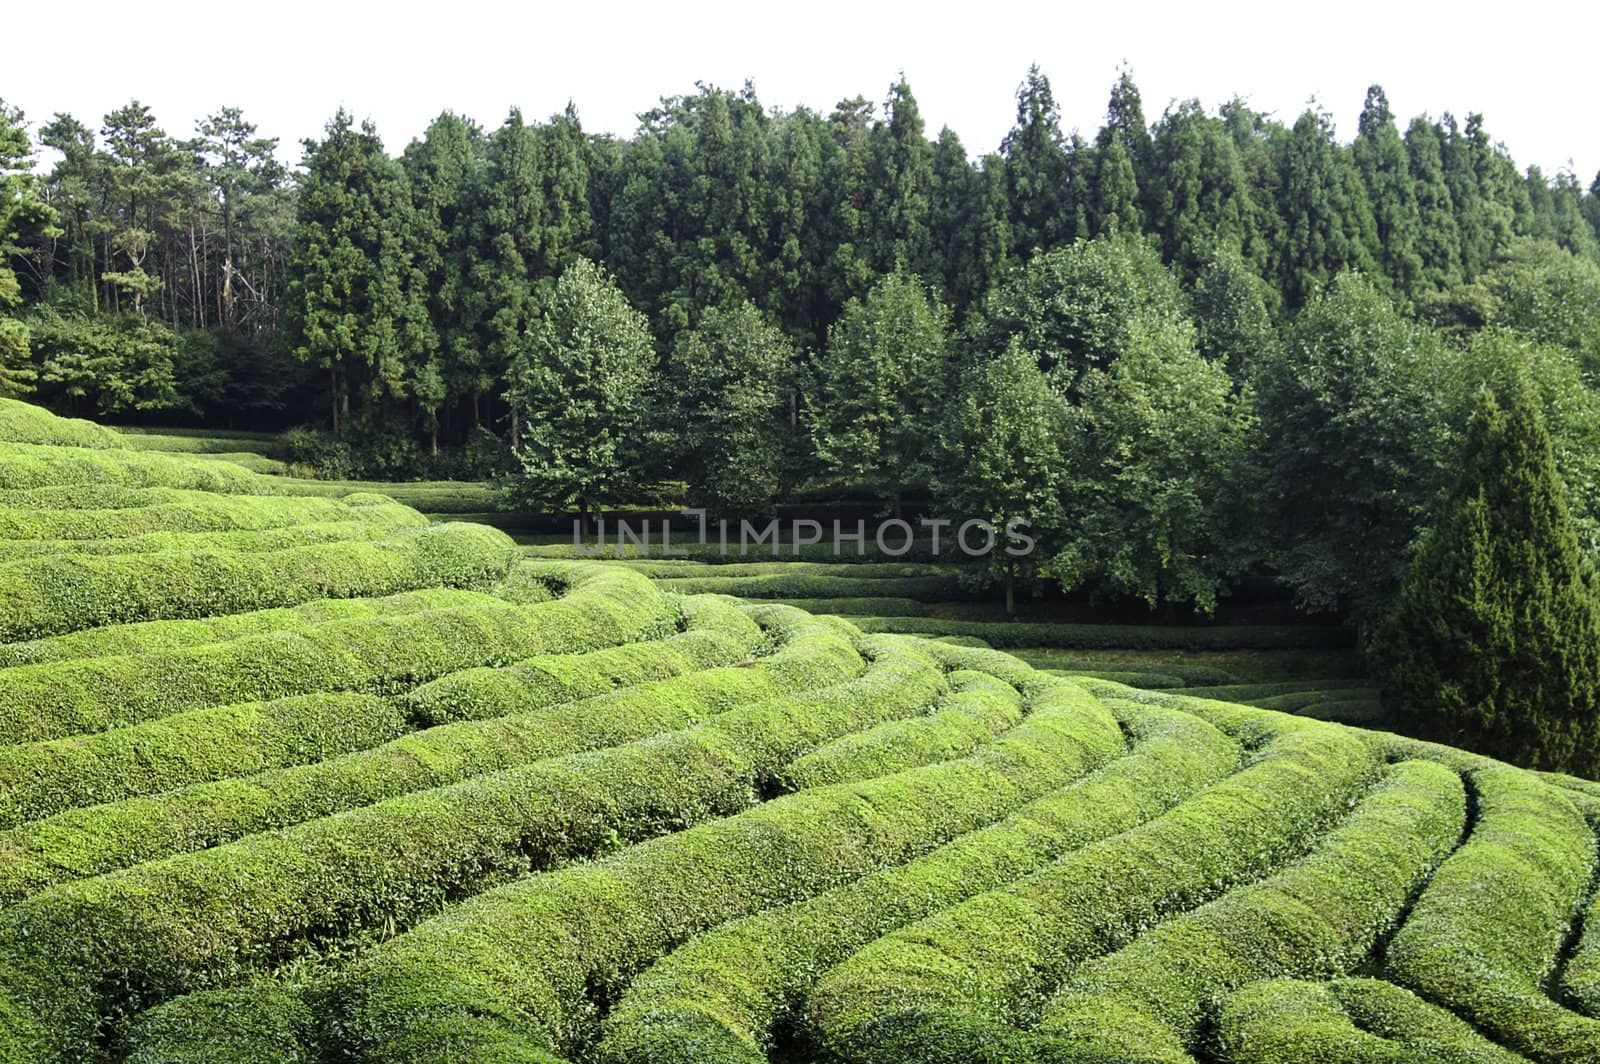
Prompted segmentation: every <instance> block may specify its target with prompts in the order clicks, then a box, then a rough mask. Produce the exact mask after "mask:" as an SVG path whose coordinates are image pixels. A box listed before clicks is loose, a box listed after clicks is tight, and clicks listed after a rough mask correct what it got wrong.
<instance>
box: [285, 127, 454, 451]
mask: <svg viewBox="0 0 1600 1064" xmlns="http://www.w3.org/2000/svg"><path fill="white" fill-rule="evenodd" d="M305 167H306V175H305V177H304V178H303V179H302V181H301V183H300V197H299V205H298V212H297V223H296V226H295V233H294V240H293V245H292V248H291V251H290V259H289V266H290V269H289V274H290V278H291V279H290V281H289V285H288V291H287V294H286V299H285V304H286V305H285V307H284V312H285V317H286V319H287V321H286V332H287V334H288V339H289V348H290V350H291V351H292V352H293V353H294V355H295V357H297V358H299V359H300V360H301V361H303V362H308V363H311V364H313V365H316V366H318V367H320V368H321V369H322V370H324V371H326V372H327V374H328V377H327V380H328V386H329V395H330V399H331V402H332V410H331V412H332V420H333V428H334V431H335V433H339V432H341V431H342V430H343V424H344V420H345V416H346V415H347V414H349V412H350V401H351V397H352V395H354V396H355V397H356V398H357V400H358V401H359V400H361V399H364V398H367V397H368V395H370V394H371V393H372V392H373V391H374V390H376V391H378V392H380V393H381V391H382V389H383V388H385V387H388V386H390V385H391V384H392V382H395V381H398V380H403V379H404V372H403V371H402V370H401V368H400V367H401V366H402V365H403V360H404V359H405V357H406V355H407V351H406V348H407V346H408V344H410V343H411V342H413V339H414V338H413V337H412V330H413V327H414V326H417V325H418V324H419V323H418V321H417V318H418V317H419V316H420V318H421V319H422V320H423V321H425V320H426V310H425V308H417V307H414V306H412V305H411V301H410V300H409V299H408V295H407V293H408V290H410V291H414V290H415V289H414V286H413V285H412V284H411V280H410V279H409V278H408V274H409V273H410V270H411V267H410V263H409V261H408V260H407V256H406V253H405V249H404V247H403V245H402V240H401V234H400V233H399V232H398V231H397V223H398V222H399V221H401V220H403V219H405V218H406V216H407V215H408V214H409V204H408V203H407V202H406V198H407V194H406V191H405V188H404V183H403V179H402V176H401V173H400V170H399V167H398V166H397V165H396V164H395V163H394V162H393V161H392V160H391V159H390V158H389V157H388V156H387V155H386V154H384V150H383V142H382V141H381V140H379V139H378V134H377V131H376V130H375V129H374V128H373V127H372V125H371V123H364V124H363V125H362V126H361V127H360V128H359V129H358V128H356V126H355V123H354V121H353V120H352V119H351V117H350V114H349V112H347V111H344V110H342V109H341V110H340V111H339V113H338V114H337V115H335V116H334V118H333V120H332V121H331V122H329V123H328V127H327V136H326V137H325V138H324V139H323V140H322V141H321V142H314V141H307V142H306V161H305Z"/></svg>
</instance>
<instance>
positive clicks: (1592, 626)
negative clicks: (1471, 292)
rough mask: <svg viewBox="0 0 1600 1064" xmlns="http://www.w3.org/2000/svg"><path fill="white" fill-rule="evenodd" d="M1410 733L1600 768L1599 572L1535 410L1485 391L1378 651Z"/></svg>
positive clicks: (1520, 759)
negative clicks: (1504, 403) (1451, 484)
mask: <svg viewBox="0 0 1600 1064" xmlns="http://www.w3.org/2000/svg"><path fill="white" fill-rule="evenodd" d="M1373 657H1374V664H1375V665H1376V666H1377V669H1378V674H1379V676H1380V677H1381V678H1382V682H1383V691H1384V698H1385V701H1386V702H1388V703H1389V704H1390V705H1391V706H1393V707H1394V708H1395V709H1396V710H1397V711H1398V712H1399V714H1400V719H1401V720H1402V721H1404V722H1407V723H1408V724H1409V725H1410V727H1411V729H1412V730H1415V731H1417V732H1419V733H1422V734H1425V735H1428V736H1430V737H1436V738H1438V739H1440V740H1443V741H1446V742H1450V743H1453V744H1457V745H1462V746H1467V747H1469V748H1472V749H1476V750H1480V751H1482V752H1484V753H1488V754H1492V755H1494V756H1496V757H1501V758H1505V759H1507V760H1511V761H1515V762H1517V763H1519V764H1524V765H1528V766H1530V767H1533V768H1540V769H1550V770H1562V771H1572V772H1580V773H1585V774H1593V773H1594V772H1595V771H1596V770H1597V769H1600V761H1597V757H1596V755H1597V752H1600V720H1597V719H1596V711H1597V709H1600V706H1597V697H1600V578H1597V575H1596V570H1595V564H1594V561H1593V559H1592V558H1591V557H1590V556H1589V555H1588V554H1586V553H1585V552H1584V551H1583V550H1582V548H1581V547H1580V545H1579V542H1578V536H1577V530H1576V527H1575V525H1574V523H1573V520H1572V517H1571V515H1570V513H1569V512H1568V510H1567V499H1566V489H1565V487H1564V485H1563V484H1562V482H1561V479H1560V477H1559V476H1558V475H1557V473H1556V465H1555V457H1554V452H1553V451H1552V448H1551V444H1550V437H1549V435H1548V433H1547V432H1546V430H1545V426H1544V421H1543V418H1542V417H1541V416H1540V414H1539V410H1538V407H1537V406H1536V405H1535V404H1534V401H1533V400H1532V399H1531V398H1530V396H1529V395H1528V394H1527V392H1526V390H1525V389H1524V388H1522V387H1521V386H1514V390H1513V392H1512V395H1511V401H1510V405H1509V408H1508V409H1502V408H1501V407H1500V406H1499V404H1498V403H1497V402H1496V401H1495V398H1494V395H1493V394H1492V393H1491V392H1489V391H1487V390H1485V391H1484V392H1482V393H1481V394H1480V396H1479V400H1478V405H1477V407H1476V409H1475V410H1474V412H1473V417H1472V421H1471V427H1470V431H1469V435H1468V442H1467V446H1466V451H1465V454H1464V455H1463V458H1462V462H1461V477H1460V480H1459V481H1458V483H1457V484H1456V487H1455V490H1454V491H1453V492H1452V493H1451V495H1450V497H1449V499H1448V501H1447V502H1446V504H1445V506H1444V508H1443V510H1442V511H1441V514H1440V518H1439V520H1438V521H1437V523H1436V524H1435V525H1434V526H1433V528H1431V529H1430V530H1429V531H1428V532H1426V533H1425V534H1424V535H1423V537H1422V538H1421V540H1420V546H1419V547H1418V549H1417V552H1416V555H1415V557H1414V560H1413V562H1412V565H1411V570H1410V572H1409V574H1408V575H1407V577H1406V580H1405V583H1404V584H1403V585H1402V588H1401V591H1400V595H1399V597H1398V599H1397V601H1396V603H1395V606H1394V608H1393V610H1392V611H1391V613H1390V614H1389V616H1388V617H1387V618H1386V620H1385V622H1384V623H1383V624H1382V625H1381V626H1380V628H1379V630H1378V633H1377V638H1376V640H1375V643H1374V647H1373Z"/></svg>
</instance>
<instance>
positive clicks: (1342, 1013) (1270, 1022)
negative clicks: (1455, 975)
mask: <svg viewBox="0 0 1600 1064" xmlns="http://www.w3.org/2000/svg"><path fill="white" fill-rule="evenodd" d="M1216 1040H1217V1043H1218V1046H1219V1050H1220V1053H1219V1055H1220V1058H1221V1059H1222V1060H1224V1061H1227V1062H1229V1064H1282V1062H1283V1061H1294V1062H1296V1064H1415V1062H1417V1061H1432V1062H1437V1064H1518V1062H1520V1061H1523V1060H1525V1058H1524V1057H1520V1056H1518V1055H1517V1054H1515V1053H1512V1052H1510V1051H1508V1050H1505V1049H1501V1048H1500V1047H1499V1046H1497V1045H1495V1044H1494V1043H1493V1042H1491V1041H1489V1040H1488V1039H1487V1038H1485V1037H1483V1036H1482V1035H1481V1034H1479V1033H1478V1032H1477V1031H1475V1030H1473V1029H1472V1026H1471V1025H1470V1024H1467V1023H1465V1022H1463V1021H1462V1020H1460V1019H1459V1018H1457V1017H1456V1016H1453V1015H1451V1014H1450V1013H1448V1012H1446V1011H1445V1010H1444V1009H1441V1008H1439V1007H1438V1006H1437V1005H1430V1004H1429V1003H1428V1002H1426V1001H1424V1000H1422V999H1421V998H1419V997H1417V996H1416V995H1415V994H1413V993H1412V992H1411V991H1409V990H1406V989H1404V988H1402V987H1398V986H1395V985H1394V984H1393V983H1385V982H1382V981H1381V980H1378V979H1361V978H1350V979H1335V980H1333V981H1332V982H1327V983H1308V982H1302V981H1300V980H1297V979H1272V980H1266V981H1263V982H1259V983H1252V984H1250V985H1249V986H1246V987H1244V988H1243V989H1241V990H1236V991H1234V992H1233V993H1232V994H1229V995H1228V997H1227V998H1226V999H1225V1000H1224V1001H1223V1002H1222V1005H1221V1009H1220V1015H1219V1017H1218V1021H1217V1039H1216Z"/></svg>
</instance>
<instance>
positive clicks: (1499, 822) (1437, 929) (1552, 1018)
mask: <svg viewBox="0 0 1600 1064" xmlns="http://www.w3.org/2000/svg"><path fill="white" fill-rule="evenodd" d="M1469 780H1470V783H1471V784H1472V786H1473V787H1474V788H1475V789H1476V792H1477V799H1478V822H1477V823H1476V824H1475V825H1474V826H1473V829H1472V833H1471V835H1470V836H1469V837H1468V839H1467V841H1466V843H1465V845H1463V846H1462V847H1461V848H1460V849H1459V850H1457V851H1456V852H1455V853H1454V854H1453V855H1451V857H1450V859H1449V860H1447V861H1445V863H1444V864H1443V865H1441V866H1440V868H1439V871H1438V873H1437V874H1436V875H1435V876H1434V877H1433V881H1432V882H1430V883H1429V884H1428V886H1427V888H1426V889H1425V890H1424V891H1423V892H1422V894H1421V896H1420V897H1418V899H1417V903H1416V906H1415V907H1414V908H1413V909H1412V912H1411V915H1410V916H1409V917H1408V918H1407V920H1406V922H1405V925H1404V926H1403V927H1401V928H1400V930H1399V931H1398V932H1397V933H1396V934H1395V936H1394V939H1393V941H1391V942H1390V943H1389V948H1388V951H1387V956H1386V968H1385V975H1386V976H1387V978H1389V979H1390V980H1391V981H1392V982H1395V983H1399V984H1400V985H1401V986H1405V987H1408V988H1409V989H1411V990H1415V991H1416V992H1417V993H1418V994H1420V995H1422V996H1423V997H1425V998H1427V999H1428V1000H1430V1001H1433V1002H1435V1003H1437V1004H1439V1005H1443V1006H1444V1007H1446V1008H1448V1009H1449V1010H1450V1011H1452V1012H1454V1013H1455V1014H1456V1015H1458V1016H1460V1017H1461V1018H1462V1019H1464V1020H1466V1021H1468V1022H1469V1023H1471V1024H1472V1025H1473V1026H1474V1027H1476V1028H1477V1029H1478V1030H1480V1031H1482V1032H1483V1033H1484V1034H1486V1035H1488V1036H1489V1037H1490V1038H1493V1039H1494V1040H1495V1041H1496V1042H1499V1043H1500V1044H1501V1045H1504V1046H1506V1047H1508V1048H1510V1049H1514V1050H1516V1051H1517V1052H1519V1053H1521V1054H1523V1055H1524V1056H1527V1057H1531V1058H1533V1059H1535V1060H1544V1061H1574V1060H1595V1059H1600V1020H1594V1019H1591V1018H1589V1017H1587V1016H1583V1015H1580V1014H1579V1013H1576V1012H1573V1011H1570V1010H1568V1009H1565V1008H1563V1007H1562V1006H1560V1005H1559V1004H1557V1003H1556V1002H1555V1001H1552V1000H1551V999H1550V997H1549V996H1547V995H1546V993H1545V987H1544V983H1545V979H1546V978H1547V977H1548V976H1549V975H1550V973H1551V972H1552V971H1553V969H1554V968H1555V965H1556V959H1557V956H1558V954H1559V953H1560V951H1561V947H1562V943H1563V941H1564V940H1565V938H1566V935H1567V932H1568V929H1569V927H1570V926H1571V922H1572V919H1573V917H1574V916H1575V915H1576V914H1577V913H1578V911H1579V906H1580V905H1581V904H1582V902H1583V899H1584V892H1585V891H1586V889H1587V888H1588V884H1589V879H1590V869H1591V868H1592V867H1593V865H1594V861H1595V840H1594V833H1593V831H1592V830H1591V829H1590V827H1589V825H1588V824H1587V823H1585V821H1584V819H1583V817H1582V816H1581V815H1580V814H1579V813H1578V811H1577V810H1576V809H1575V808H1574V807H1573V805H1572V802H1571V801H1570V800H1569V799H1568V798H1567V797H1566V796H1565V795H1564V794H1563V792H1562V791H1561V790H1560V789H1558V788H1556V787H1554V786H1551V785H1550V784H1548V783H1544V782H1542V781H1541V780H1539V779H1538V778H1537V777H1536V776H1534V775H1533V774H1532V773H1529V772H1523V771H1519V770H1517V769H1513V768H1510V767H1508V766H1504V765H1490V766H1486V767H1484V768H1481V769H1479V770H1477V771H1474V772H1472V773H1471V775H1470V777H1469Z"/></svg>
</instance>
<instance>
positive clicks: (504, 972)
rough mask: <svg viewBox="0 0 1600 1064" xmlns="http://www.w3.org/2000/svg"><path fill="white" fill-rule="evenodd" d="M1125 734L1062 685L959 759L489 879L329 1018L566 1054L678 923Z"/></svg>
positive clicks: (394, 1056)
mask: <svg viewBox="0 0 1600 1064" xmlns="http://www.w3.org/2000/svg"><path fill="white" fill-rule="evenodd" d="M1080 694H1081V693H1080ZM1121 749H1122V735H1121V732H1120V730H1119V729H1118V727H1117V724H1116V722H1115V720H1114V719H1113V718H1112V717H1111V715H1110V714H1108V713H1106V712H1105V711H1104V710H1103V709H1101V708H1099V707H1098V706H1095V705H1093V704H1092V700H1090V701H1088V702H1085V701H1084V700H1083V698H1081V697H1080V698H1073V699H1068V700H1067V702H1066V704H1065V705H1063V706H1061V707H1059V708H1051V707H1045V706H1041V707H1040V708H1039V709H1038V710H1036V711H1035V712H1034V713H1032V714H1030V715H1029V717H1028V718H1027V720H1026V721H1024V722H1023V723H1022V724H1021V725H1019V726H1018V727H1017V728H1015V729H1013V730H1012V731H1010V732H1008V733H1006V735H1004V736H1003V737H1001V739H999V740H997V741H996V742H995V743H994V744H992V745H991V746H988V747H985V748H984V749H982V750H980V751H978V752H977V753H975V754H973V755H972V756H970V757H967V758H964V759H960V760H956V761H948V762H943V763H940V764H937V765H929V766H924V767H921V768H916V769H911V770H908V771H906V772H903V773H898V774H895V775H891V776H885V777H881V778H878V779H873V780H866V781H861V782H857V783H850V784H840V785H836V786H832V787H822V788H817V789H814V790H808V791H803V792H801V793H799V794H794V795H788V796H785V797H782V798H778V799H775V800H773V801H770V802H767V803H764V804H763V805H761V806H759V807H758V808H756V809H752V810H750V811H749V812H746V813H742V814H740V815H739V816H736V817H733V818H731V819H728V820H724V821H718V822H714V823H710V824H706V825H702V826H700V827H696V828H691V829H689V830H687V831H684V832H680V833H678V834H675V835H671V836H668V837H666V838H662V839H657V840H654V841H652V842H650V843H647V844H645V845H642V846H637V847H634V848H632V849H629V850H627V851H624V852H623V853H620V854H617V855H616V856H614V857H609V858H606V859H604V860H602V861H600V862H598V863H596V864H594V865H589V866H583V867H579V868H575V869H571V870H564V871H560V872H556V873H553V874H550V875H545V876H538V877H534V878H532V879H529V880H524V881H521V882H517V883H513V884H509V885H507V886H505V887H501V888H497V889H495V890H492V891H490V892H488V893H487V894H484V895H482V896H480V897H478V898H475V899H473V900H472V901H470V902H468V903H466V904H464V905H462V906H460V907H459V908H457V909H454V910H452V911H451V912H449V913H447V914H446V915H444V916H442V917H440V918H438V919H435V920H433V921H430V922H428V923H427V924H424V925H422V926H419V927H418V928H415V929H413V931H411V932H410V933H408V934H406V935H403V936H401V937H400V938H397V939H395V940H393V941H391V942H389V943H386V944H385V945H383V946H381V947H379V948H378V949H376V950H374V951H373V952H372V954H371V955H369V957H368V958H366V959H364V960H363V961H362V962H360V963H358V964H357V965H356V967H355V969H354V972H353V973H352V975H351V976H350V977H349V978H348V979H347V980H342V981H341V982H342V984H343V987H344V994H343V996H344V997H346V998H347V999H348V1000H349V1003H348V1005H347V1006H346V1008H347V1009H348V1013H347V1014H346V1015H341V1018H340V1024H341V1029H342V1032H343V1033H344V1035H345V1036H346V1037H347V1038H349V1039H350V1040H352V1041H353V1042H354V1043H355V1045H356V1046H358V1047H359V1052H361V1054H362V1056H363V1059H366V1060H393V1061H402V1060H415V1059H417V1058H418V1057H419V1056H420V1057H430V1056H435V1055H437V1054H438V1053H439V1052H440V1051H441V1050H443V1049H444V1048H445V1047H446V1046H447V1045H448V1046H452V1047H456V1046H461V1045H463V1044H465V1045H468V1046H470V1045H473V1044H474V1043H475V1042H476V1041H477V1040H478V1038H480V1037H482V1038H484V1039H485V1040H486V1041H487V1042H488V1044H491V1045H495V1044H504V1045H518V1044H521V1045H525V1046H526V1047H527V1048H528V1049H529V1050H537V1049H542V1050H545V1051H549V1052H557V1051H566V1052H567V1053H571V1052H572V1051H574V1050H576V1049H577V1048H579V1047H581V1046H582V1045H583V1044H584V1043H585V1042H586V1041H587V1040H588V1035H589V1033H590V1032H591V1031H592V1029H593V1027H594V1024H595V1023H596V1021H597V1020H598V1016H597V1015H596V1009H595V1005H594V1001H595V999H597V998H598V999H599V1000H605V999H607V998H608V997H609V996H610V995H611V994H612V993H614V992H615V990H616V989H619V988H620V987H621V986H622V985H625V983H626V982H627V980H628V978H629V977H630V976H631V974H632V973H634V972H636V971H639V970H640V969H642V968H643V967H645V966H646V965H647V964H649V963H650V962H651V961H652V960H654V959H655V957H656V956H657V955H658V954H659V953H661V952H662V951H663V950H665V949H669V948H671V947H672V946H673V945H675V944H676V943H678V942H681V941H683V940H685V939H686V938H688V937H689V936H690V935H692V934H694V933H696V932H698V931H701V930H705V929H707V928H710V927H713V926H715V925H717V924H719V923H722V922H724V921H726V920H729V919H734V918H738V917H741V916H745V915H748V914H749V913H751V912H753V911H755V910H757V909H760V908H763V907H765V906H769V905H772V904H777V903H783V902H791V901H795V900H797V899H799V898H804V897H807V896H810V895H814V894H818V893H821V892H823V891H826V890H828V889H829V888H832V887H835V886H838V885H840V884H842V883H846V882H849V881H851V880H854V879H858V878H859V877H860V876H862V875H865V874H868V873H871V872H873V871H876V870H878V869H881V868H884V867H887V866H892V865H896V864H899V863H901V862H904V861H906V860H908V859H910V858H912V857H915V856H918V855H920V854H921V853H923V852H926V850H927V849H928V848H930V846H933V845H938V844H940V843H943V842H946V841H948V840H950V839H954V838H957V837H958V836H961V835H963V834H965V833H966V832H969V831H972V830H975V829H977V828H980V827H982V826H984V825H986V824H990V823H993V822H994V821H995V820H997V819H999V818H1000V817H1002V816H1005V815H1007V814H1009V813H1010V812H1012V811H1014V810H1015V809H1016V808H1018V807H1019V806H1020V805H1022V804H1025V803H1026V802H1028V801H1031V800H1034V799H1036V798H1038V797H1040V796H1042V795H1043V794H1046V793H1049V792H1050V791H1052V790H1054V789H1056V788H1058V787H1060V786H1062V785H1064V784H1066V783H1067V782H1069V781H1070V780H1071V779H1073V778H1074V777H1077V776H1080V775H1082V774H1083V773H1084V772H1085V771H1086V770H1089V769H1092V768H1093V767H1095V766H1097V765H1099V764H1101V763H1103V762H1104V761H1105V760H1106V759H1107V758H1109V757H1111V756H1113V755H1114V754H1115V753H1117V752H1119V751H1120V750H1121ZM469 1009H470V1010H471V1016H470V1017H469V1016H468V1015H467V1014H466V1013H467V1010H469ZM474 1021H475V1022H474ZM480 1029H481V1030H482V1031H483V1034H482V1035H481V1036H480V1035H478V1034H477V1033H476V1032H477V1031H478V1030H480ZM463 1039H465V1042H464V1043H463V1041H462V1040H463Z"/></svg>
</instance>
